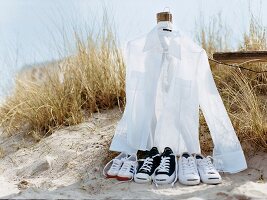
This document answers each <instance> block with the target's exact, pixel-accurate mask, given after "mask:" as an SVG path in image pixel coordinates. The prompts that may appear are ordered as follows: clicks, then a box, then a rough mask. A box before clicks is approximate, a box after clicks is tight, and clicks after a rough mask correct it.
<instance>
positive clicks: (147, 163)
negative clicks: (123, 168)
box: [134, 147, 160, 183]
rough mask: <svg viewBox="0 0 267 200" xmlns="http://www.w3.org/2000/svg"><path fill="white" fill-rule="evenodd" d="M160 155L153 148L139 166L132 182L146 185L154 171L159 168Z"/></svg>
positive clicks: (155, 148)
mask: <svg viewBox="0 0 267 200" xmlns="http://www.w3.org/2000/svg"><path fill="white" fill-rule="evenodd" d="M159 163H160V154H159V151H158V149H157V147H153V148H152V149H151V150H150V151H149V153H148V155H147V157H146V158H145V159H144V161H143V162H142V164H140V167H139V169H138V170H137V172H136V174H135V175H134V181H135V182H137V183H147V182H150V181H151V180H152V175H153V174H154V171H155V169H156V168H157V167H158V166H159Z"/></svg>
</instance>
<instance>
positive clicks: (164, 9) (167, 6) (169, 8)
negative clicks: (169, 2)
mask: <svg viewBox="0 0 267 200" xmlns="http://www.w3.org/2000/svg"><path fill="white" fill-rule="evenodd" d="M166 9H168V10H169V11H168V12H171V9H170V7H168V6H166V7H165V8H164V9H163V11H165V10H166Z"/></svg>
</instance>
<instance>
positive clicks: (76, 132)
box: [0, 108, 267, 199]
mask: <svg viewBox="0 0 267 200" xmlns="http://www.w3.org/2000/svg"><path fill="white" fill-rule="evenodd" d="M120 116H121V113H120V111H119V109H118V108H115V109H113V110H109V111H105V112H103V113H101V114H99V113H96V114H94V115H93V116H92V118H90V119H89V120H88V121H86V122H85V123H83V124H80V125H79V126H75V127H70V128H66V129H61V130H58V131H56V132H55V133H54V134H53V135H51V136H49V137H46V138H44V139H43V140H41V142H39V143H35V142H33V141H31V139H30V138H27V136H23V135H22V134H17V135H15V136H12V137H7V136H5V135H4V134H1V135H0V136H1V137H0V141H1V142H0V147H1V149H2V150H3V154H4V155H3V158H1V159H0V198H50V199H51V198H75V199H77V198H97V199H111V198H124V199H125V198H131V199H137V198H138V199H140V198H148V199H153V198H155V199H158V198H161V199H178V198H179V199H265V198H266V199H267V183H264V180H266V179H267V154H266V153H258V154H256V155H254V156H251V157H250V158H248V164H249V169H247V170H245V171H243V172H241V173H238V174H233V175H230V174H222V177H223V183H222V184H220V185H215V186H213V185H206V184H200V185H198V186H193V187H192V186H183V185H181V184H179V183H176V184H175V186H174V188H171V187H170V186H169V185H167V186H161V187H159V188H156V187H155V186H154V185H152V184H146V185H139V184H136V183H134V182H127V183H125V182H124V183H121V182H118V181H116V180H110V179H109V180H107V179H105V178H104V177H103V176H102V169H103V166H104V164H105V163H106V162H107V161H108V160H109V159H110V157H111V156H112V153H111V152H108V147H109V143H110V140H111V138H112V136H113V133H114V129H115V126H116V123H117V121H118V119H119V118H120Z"/></svg>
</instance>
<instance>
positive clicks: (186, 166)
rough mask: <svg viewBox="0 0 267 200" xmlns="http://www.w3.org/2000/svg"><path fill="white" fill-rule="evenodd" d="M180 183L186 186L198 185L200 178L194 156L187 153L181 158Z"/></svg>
mask: <svg viewBox="0 0 267 200" xmlns="http://www.w3.org/2000/svg"><path fill="white" fill-rule="evenodd" d="M178 174H179V175H178V176H179V182H180V183H182V184H184V185H198V184H199V183H200V177H199V174H198V171H197V165H196V161H195V159H194V157H193V156H191V155H190V154H189V153H187V152H185V153H183V154H182V155H181V157H180V158H179V172H178Z"/></svg>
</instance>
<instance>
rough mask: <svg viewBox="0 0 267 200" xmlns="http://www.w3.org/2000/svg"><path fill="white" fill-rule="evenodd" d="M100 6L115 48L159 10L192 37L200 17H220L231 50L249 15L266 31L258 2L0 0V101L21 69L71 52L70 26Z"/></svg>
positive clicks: (264, 4) (266, 5)
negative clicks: (111, 26)
mask: <svg viewBox="0 0 267 200" xmlns="http://www.w3.org/2000/svg"><path fill="white" fill-rule="evenodd" d="M103 6H104V7H106V8H107V12H108V16H109V18H110V19H113V22H114V25H115V26H116V31H117V33H116V34H117V36H118V39H119V41H120V44H121V46H123V45H124V44H125V43H126V42H127V41H128V40H131V39H133V38H135V37H138V36H139V35H141V34H144V33H147V32H148V31H149V30H150V29H152V28H153V26H154V25H156V13H158V12H161V11H164V10H165V11H168V10H170V12H171V13H172V14H173V24H174V26H175V27H177V28H178V29H180V30H182V31H183V32H185V33H187V34H188V35H189V36H191V37H192V38H193V36H194V35H195V31H196V25H197V24H198V23H199V21H200V18H201V19H203V20H204V21H205V22H206V23H208V22H209V21H210V19H211V18H212V17H213V16H216V15H218V13H221V16H222V20H223V22H224V23H225V24H227V26H228V27H230V28H231V31H232V34H231V43H233V45H234V44H235V43H237V42H238V41H239V40H241V34H242V33H243V32H244V31H246V30H247V29H248V23H249V19H250V13H252V14H253V15H255V16H261V20H262V23H263V25H264V26H267V14H265V13H264V12H263V11H264V10H267V1H263V0H250V1H249V0H216V1H215V0H187V1H185V0H0V87H1V88H0V99H1V97H2V98H3V97H4V96H5V95H6V94H8V93H9V92H10V91H11V90H10V89H11V88H12V80H13V78H14V75H15V74H16V73H17V72H18V71H19V70H20V69H21V68H22V67H23V66H25V65H27V64H34V63H40V62H46V61H50V60H55V59H58V58H60V57H62V56H68V55H71V54H73V53H75V51H74V47H75V44H74V40H73V38H72V37H73V35H72V31H71V28H70V27H71V26H72V25H75V26H76V27H81V28H86V27H85V26H88V25H89V24H92V23H96V24H97V23H99V22H100V21H101V19H102V15H103ZM166 7H167V8H166ZM63 32H64V35H63V34H62V33H63ZM63 36H64V38H65V37H67V38H69V43H67V44H66V43H64V42H63V41H64V40H63ZM66 45H67V46H68V47H69V48H65V47H66ZM61 49H68V50H66V51H62V50H61ZM59 50H60V51H59ZM59 52H60V53H59Z"/></svg>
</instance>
